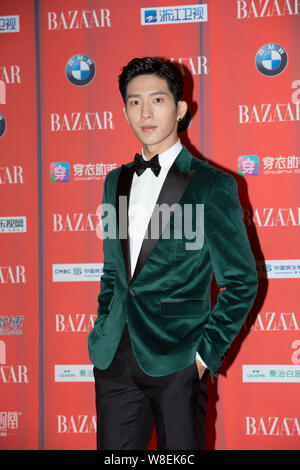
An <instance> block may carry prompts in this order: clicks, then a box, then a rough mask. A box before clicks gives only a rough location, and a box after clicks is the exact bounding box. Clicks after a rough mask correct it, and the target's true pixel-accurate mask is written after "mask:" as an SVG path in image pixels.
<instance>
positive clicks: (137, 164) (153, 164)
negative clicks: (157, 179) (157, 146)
mask: <svg viewBox="0 0 300 470" xmlns="http://www.w3.org/2000/svg"><path fill="white" fill-rule="evenodd" d="M132 168H133V169H134V171H136V174H137V175H138V176H140V175H141V174H142V173H144V171H145V170H146V169H147V168H151V170H152V171H153V173H154V174H155V176H158V175H159V172H160V170H161V166H160V164H159V160H158V154H157V155H154V157H152V158H151V160H144V158H143V157H142V155H139V154H138V153H136V154H135V157H134V163H133V166H132Z"/></svg>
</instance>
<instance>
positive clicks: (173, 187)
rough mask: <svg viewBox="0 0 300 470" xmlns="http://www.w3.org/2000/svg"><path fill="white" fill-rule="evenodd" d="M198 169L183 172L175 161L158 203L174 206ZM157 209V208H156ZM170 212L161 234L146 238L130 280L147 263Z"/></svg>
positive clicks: (134, 277) (161, 225) (160, 228)
mask: <svg viewBox="0 0 300 470" xmlns="http://www.w3.org/2000/svg"><path fill="white" fill-rule="evenodd" d="M195 171H196V170H190V171H186V172H181V171H180V170H179V169H178V167H177V165H176V163H175V162H174V163H173V165H172V166H171V168H170V170H169V172H168V174H167V176H166V179H165V181H164V183H163V185H162V188H161V191H160V193H159V196H158V198H157V201H156V205H158V206H160V205H161V204H168V206H172V205H173V204H176V203H178V201H179V200H180V199H181V197H182V195H183V193H184V192H185V190H186V189H187V187H188V185H189V183H190V180H191V178H192V176H193V174H194V173H195ZM154 211H155V209H154ZM154 211H153V213H152V216H151V218H150V221H149V224H148V228H147V231H146V233H149V229H150V225H151V219H152V218H153V214H154ZM170 215H171V214H170V213H169V217H166V218H165V220H164V222H165V223H164V224H162V223H161V224H160V226H159V236H158V237H157V238H150V237H149V238H144V240H143V243H142V247H141V251H140V253H139V256H138V260H137V263H136V267H135V270H134V273H133V276H132V279H131V280H130V282H133V281H134V280H135V279H136V277H137V276H138V274H139V272H140V271H141V269H142V268H143V266H144V264H145V263H146V261H147V259H148V257H149V256H150V254H151V252H152V250H153V249H154V247H155V245H156V243H157V242H158V240H159V237H160V235H161V234H162V232H163V230H164V228H165V227H166V225H167V224H168V222H169V219H170Z"/></svg>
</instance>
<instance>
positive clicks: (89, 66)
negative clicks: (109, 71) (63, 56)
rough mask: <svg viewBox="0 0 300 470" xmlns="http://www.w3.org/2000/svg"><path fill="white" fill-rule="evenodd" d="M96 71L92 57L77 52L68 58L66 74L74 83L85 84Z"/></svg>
mask: <svg viewBox="0 0 300 470" xmlns="http://www.w3.org/2000/svg"><path fill="white" fill-rule="evenodd" d="M95 72H96V67H95V64H94V62H93V61H92V59H91V58H90V57H88V56H87V55H83V54H77V55H74V56H73V57H71V59H69V60H68V63H67V65H66V75H67V78H68V80H69V81H70V82H71V83H73V85H77V86H83V85H87V84H88V83H90V82H91V81H92V80H93V78H94V76H95Z"/></svg>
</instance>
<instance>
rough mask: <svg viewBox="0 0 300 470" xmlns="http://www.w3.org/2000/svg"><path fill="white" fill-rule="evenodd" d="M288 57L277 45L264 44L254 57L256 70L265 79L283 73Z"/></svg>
mask: <svg viewBox="0 0 300 470" xmlns="http://www.w3.org/2000/svg"><path fill="white" fill-rule="evenodd" d="M287 61H288V56H287V53H286V50H285V49H284V48H283V47H282V46H279V45H278V44H272V43H271V44H265V45H264V46H263V47H261V48H260V49H259V51H258V52H257V54H256V57H255V65H256V68H257V70H258V71H259V72H260V73H262V74H263V75H266V76H267V77H275V76H276V75H279V74H280V73H282V72H283V71H284V69H285V68H286V66H287Z"/></svg>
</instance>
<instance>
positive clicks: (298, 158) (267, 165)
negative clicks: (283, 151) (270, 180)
mask: <svg viewBox="0 0 300 470" xmlns="http://www.w3.org/2000/svg"><path fill="white" fill-rule="evenodd" d="M262 161H263V173H264V174H266V175H268V174H272V175H279V174H283V173H284V174H292V173H300V155H288V156H284V155H279V156H278V157H277V156H276V157H271V156H267V157H264V158H262Z"/></svg>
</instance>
